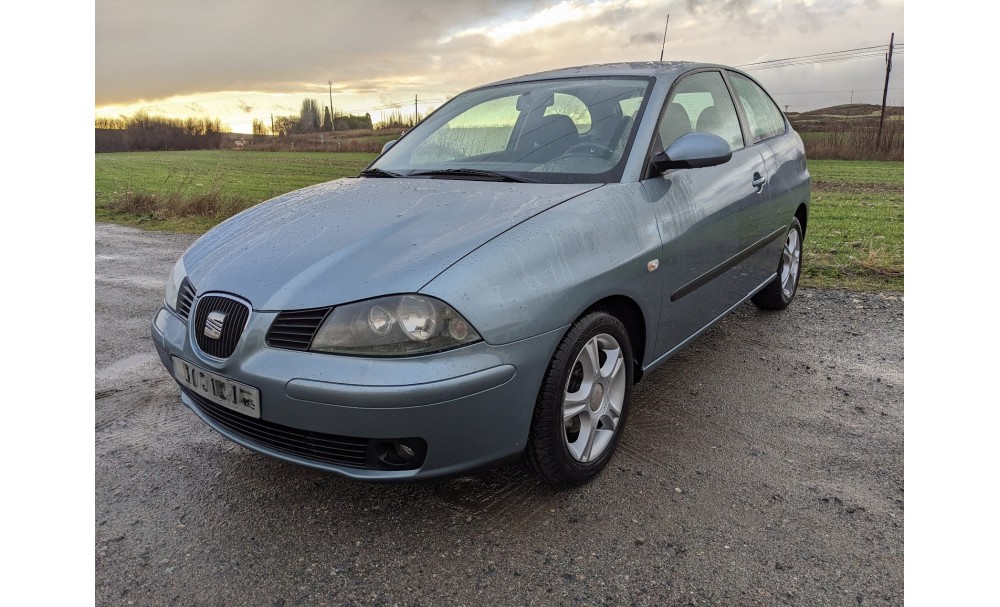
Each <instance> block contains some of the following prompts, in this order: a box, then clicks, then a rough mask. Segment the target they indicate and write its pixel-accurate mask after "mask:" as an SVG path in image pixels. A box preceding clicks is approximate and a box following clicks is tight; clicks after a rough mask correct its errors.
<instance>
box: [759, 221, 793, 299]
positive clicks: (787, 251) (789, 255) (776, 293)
mask: <svg viewBox="0 0 1000 607" xmlns="http://www.w3.org/2000/svg"><path fill="white" fill-rule="evenodd" d="M801 273H802V225H801V224H800V223H799V219H798V217H795V218H793V219H792V225H791V227H789V228H788V234H787V235H786V236H785V246H784V247H782V249H781V258H780V259H779V260H778V275H777V276H775V277H774V280H773V281H771V282H770V283H768V285H767V286H766V287H764V288H763V289H761V291H760V292H759V293H757V294H756V295H754V296H753V299H752V300H751V301H753V302H754V303H755V304H757V306H758V307H760V308H764V309H765V310H784V309H785V308H787V307H788V304H790V303H792V298H794V297H795V291H796V289H798V287H799V276H800V274H801Z"/></svg>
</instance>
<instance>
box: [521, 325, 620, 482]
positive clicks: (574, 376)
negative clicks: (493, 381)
mask: <svg viewBox="0 0 1000 607" xmlns="http://www.w3.org/2000/svg"><path fill="white" fill-rule="evenodd" d="M616 346H617V347H616ZM595 355H596V365H595V364H594V363H592V362H591V361H593V360H595ZM602 361H603V362H602ZM619 364H620V365H621V366H620V367H619V366H618V365H619ZM633 373H634V369H633V355H632V344H631V342H630V341H629V336H628V331H626V330H625V325H623V324H622V323H621V321H619V320H618V319H617V318H615V317H614V316H612V315H610V314H608V313H607V312H605V311H603V310H598V311H595V312H591V313H589V314H587V315H586V316H584V317H583V318H581V319H579V320H578V321H577V322H576V323H574V324H573V326H572V327H570V330H569V331H568V332H567V333H566V336H565V337H563V339H562V341H561V342H560V343H559V347H558V348H556V352H555V354H554V355H553V356H552V361H551V362H550V363H549V367H548V369H547V370H546V373H545V377H544V378H543V380H542V386H541V389H540V390H539V392H538V399H537V401H536V402H535V412H534V414H533V416H532V420H531V428H530V430H529V432H528V444H527V447H526V448H525V451H524V454H523V455H522V463H523V464H524V466H525V468H527V470H528V471H529V472H531V473H532V474H533V475H534V476H536V477H537V478H538V479H540V480H541V481H543V482H545V483H548V484H550V485H554V486H572V485H578V484H581V483H584V482H586V481H588V480H590V479H592V478H593V477H594V476H596V475H597V473H598V472H600V471H601V469H603V468H604V466H605V465H607V463H608V461H609V460H610V459H611V456H612V455H613V454H614V451H615V447H617V445H618V441H619V440H620V439H621V435H622V431H623V430H624V427H625V421H626V419H627V417H628V410H629V403H630V401H631V398H632V379H633ZM567 397H570V399H571V400H570V401H568V402H569V404H567ZM566 414H570V415H569V416H567V415H566ZM588 445H589V446H588Z"/></svg>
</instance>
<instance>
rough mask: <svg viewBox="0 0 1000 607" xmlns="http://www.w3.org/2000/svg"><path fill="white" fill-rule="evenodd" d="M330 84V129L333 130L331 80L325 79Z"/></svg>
mask: <svg viewBox="0 0 1000 607" xmlns="http://www.w3.org/2000/svg"><path fill="white" fill-rule="evenodd" d="M326 83H327V84H329V85H330V131H331V132H333V80H327V81H326Z"/></svg>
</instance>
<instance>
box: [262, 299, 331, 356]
mask: <svg viewBox="0 0 1000 607" xmlns="http://www.w3.org/2000/svg"><path fill="white" fill-rule="evenodd" d="M329 313H330V308H314V309H312V310H292V311H290V312H282V313H281V314H278V317H277V318H275V319H274V322H273V323H271V328H270V329H268V331H267V345H269V346H271V347H272V348H284V349H286V350H308V349H309V344H310V343H312V340H313V337H315V336H316V332H317V331H319V327H320V325H322V324H323V320H324V319H325V318H326V315H327V314H329Z"/></svg>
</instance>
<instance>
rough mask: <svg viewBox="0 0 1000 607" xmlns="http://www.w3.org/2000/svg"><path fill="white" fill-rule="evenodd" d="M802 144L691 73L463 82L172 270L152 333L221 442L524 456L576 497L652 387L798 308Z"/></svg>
mask: <svg viewBox="0 0 1000 607" xmlns="http://www.w3.org/2000/svg"><path fill="white" fill-rule="evenodd" d="M809 191H810V183H809V173H808V171H807V169H806V160H805V155H804V151H803V146H802V141H801V139H800V138H799V136H798V135H797V134H796V133H795V132H794V131H793V130H792V128H791V127H790V126H789V124H788V122H787V120H786V119H785V117H784V115H783V114H782V113H781V111H780V110H779V109H778V107H777V106H776V105H775V103H774V101H773V100H772V99H771V98H770V97H769V96H768V94H767V93H766V92H765V91H764V89H763V88H761V86H760V85H759V84H758V83H757V82H755V81H754V80H753V79H752V78H750V77H749V76H747V75H745V74H743V73H742V72H740V71H738V70H735V69H732V68H728V67H724V66H719V65H706V64H697V63H630V64H613V65H598V66H588V67H580V68H569V69H564V70H557V71H552V72H546V73H542V74H534V75H530V76H524V77H521V78H514V79H511V80H505V81H502V82H498V83H495V84H490V85H487V86H483V87H480V88H476V89H473V90H470V91H467V92H465V93H463V94H461V95H458V96H456V97H455V98H454V99H452V100H451V101H449V102H448V103H446V104H444V105H443V106H441V108H439V109H438V110H437V111H435V112H434V113H433V114H432V115H430V116H429V117H427V118H426V119H425V120H424V121H423V122H421V123H420V124H418V125H417V126H416V127H414V128H413V129H412V130H410V131H409V132H407V133H406V134H405V135H404V136H403V137H402V138H400V139H399V140H398V141H396V142H393V143H391V144H388V145H387V146H386V148H385V149H383V151H382V154H381V155H380V156H379V157H378V158H377V159H376V160H375V161H374V162H373V163H372V164H371V165H370V166H369V167H368V168H367V169H365V170H364V171H362V172H361V174H360V175H359V176H358V177H357V178H351V179H340V180H337V181H331V182H328V183H322V184H319V185H315V186H312V187H308V188H305V189H303V190H299V191H296V192H292V193H289V194H285V195H283V196H279V197H277V198H275V199H273V200H270V201H268V202H265V203H263V204H260V205H258V206H255V207H253V208H251V209H248V210H247V211H244V212H243V213H241V214H239V215H237V216H235V217H233V218H231V219H229V220H227V221H225V222H224V223H222V224H220V225H219V226H218V227H216V228H214V229H213V230H211V231H209V232H208V233H206V234H205V235H204V236H202V237H201V238H200V239H199V240H198V241H197V242H195V243H194V244H193V245H192V246H191V248H190V249H188V251H187V252H186V253H185V254H184V255H183V257H182V258H181V259H180V260H178V261H177V264H176V266H175V267H174V270H173V272H172V274H171V275H170V278H169V280H168V283H167V290H166V298H165V303H164V306H163V308H162V309H160V310H159V311H158V312H157V314H156V315H155V317H154V319H153V323H152V335H153V340H154V342H155V344H156V348H157V350H158V351H159V355H160V358H161V360H162V361H163V364H164V365H165V367H166V368H167V370H168V372H170V373H171V374H172V376H173V377H174V378H175V379H176V381H177V383H178V384H179V385H180V389H181V400H182V401H183V403H184V404H185V405H187V406H188V407H189V408H191V410H193V411H194V412H195V413H196V414H197V415H198V416H199V417H201V418H202V419H203V420H204V421H205V423H207V424H208V425H209V426H211V427H212V428H214V429H215V430H217V431H218V432H219V433H221V434H222V435H223V436H225V437H227V438H229V439H231V440H233V441H235V442H237V443H239V444H241V445H243V446H245V447H248V448H250V449H253V450H255V451H259V452H261V453H265V454H267V455H270V456H273V457H276V458H280V459H282V460H285V461H289V462H293V463H297V464H302V465H305V466H310V467H313V468H318V469H322V470H327V471H330V472H335V473H337V474H341V475H344V476H348V477H351V478H355V479H366V480H403V479H415V478H424V477H434V476H441V475H446V474H453V473H456V472H460V471H463V470H467V469H470V468H473V467H477V466H482V465H485V464H489V463H491V462H495V461H499V460H504V459H507V458H512V457H518V456H519V457H520V458H521V460H522V461H523V462H524V463H525V465H526V466H527V468H528V469H529V470H530V471H532V472H533V473H534V474H536V475H538V476H539V477H540V478H541V479H543V480H545V481H547V482H549V483H552V484H558V485H569V484H575V483H580V482H583V481H586V480H588V479H590V478H592V477H593V476H594V475H595V474H597V473H598V472H599V471H600V470H601V469H602V468H603V467H604V466H605V465H606V464H607V462H608V460H609V459H610V458H611V457H612V455H613V453H614V451H615V446H616V445H617V444H618V441H619V440H620V439H621V436H622V431H623V429H624V427H625V423H626V421H627V419H628V413H629V406H630V400H631V394H632V386H633V384H634V383H636V382H637V381H639V380H640V378H641V377H642V375H643V374H644V373H648V372H649V371H650V370H651V369H653V368H655V367H656V366H657V365H659V364H661V363H662V362H663V361H665V360H667V359H668V358H669V357H670V356H671V355H673V354H674V353H675V352H677V351H678V350H679V349H680V348H682V347H683V346H684V345H685V344H686V343H688V342H690V341H691V340H692V339H694V338H695V337H697V336H698V335H699V334H701V333H702V332H704V331H705V330H706V329H708V328H709V327H710V326H712V324H713V323H716V322H718V321H719V320H720V319H721V318H723V317H724V316H725V315H726V314H727V313H729V312H730V311H732V310H733V309H734V308H736V307H737V306H739V305H740V304H741V303H743V302H745V301H746V300H748V299H752V300H753V302H754V303H756V304H757V305H758V306H761V307H763V308H768V309H781V308H784V307H785V306H787V305H788V304H789V302H790V301H791V300H792V298H793V297H794V295H795V289H796V285H797V283H798V279H799V271H800V258H801V254H802V242H803V237H804V236H805V232H806V224H807V220H808V215H809Z"/></svg>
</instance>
